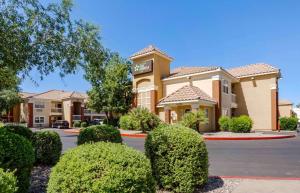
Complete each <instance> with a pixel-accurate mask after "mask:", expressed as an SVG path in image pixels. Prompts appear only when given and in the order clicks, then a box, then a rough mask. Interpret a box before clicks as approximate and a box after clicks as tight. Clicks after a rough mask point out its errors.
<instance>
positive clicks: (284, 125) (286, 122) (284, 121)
mask: <svg viewBox="0 0 300 193" xmlns="http://www.w3.org/2000/svg"><path fill="white" fill-rule="evenodd" d="M279 123H280V129H282V130H290V131H294V130H296V129H297V124H298V118H297V117H281V118H280V119H279Z"/></svg>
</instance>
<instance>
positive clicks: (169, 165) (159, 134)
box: [145, 125, 208, 193]
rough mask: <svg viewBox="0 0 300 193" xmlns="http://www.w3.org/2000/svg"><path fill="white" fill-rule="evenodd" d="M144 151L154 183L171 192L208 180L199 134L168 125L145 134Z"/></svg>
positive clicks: (189, 190)
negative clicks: (150, 167)
mask: <svg viewBox="0 0 300 193" xmlns="http://www.w3.org/2000/svg"><path fill="white" fill-rule="evenodd" d="M145 151H146V155H147V157H149V158H150V161H151V166H152V170H153V175H154V177H155V179H156V181H157V183H158V185H159V186H160V187H162V188H164V189H166V190H171V191H172V192H181V193H192V192H194V190H195V188H196V187H197V186H202V185H204V184H205V183H206V182H207V180H208V153H207V149H206V145H205V143H204V141H203V138H202V136H201V135H200V134H199V133H198V132H196V131H194V130H192V129H189V128H187V127H183V126H181V125H170V126H167V127H161V128H157V129H155V130H153V131H152V132H150V133H149V134H148V136H147V139H146V142H145Z"/></svg>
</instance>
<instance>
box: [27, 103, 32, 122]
mask: <svg viewBox="0 0 300 193" xmlns="http://www.w3.org/2000/svg"><path fill="white" fill-rule="evenodd" d="M28 127H33V103H28Z"/></svg>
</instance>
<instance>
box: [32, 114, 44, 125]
mask: <svg viewBox="0 0 300 193" xmlns="http://www.w3.org/2000/svg"><path fill="white" fill-rule="evenodd" d="M36 118H38V119H39V121H38V122H36ZM41 118H43V122H41ZM34 124H45V116H35V117H34Z"/></svg>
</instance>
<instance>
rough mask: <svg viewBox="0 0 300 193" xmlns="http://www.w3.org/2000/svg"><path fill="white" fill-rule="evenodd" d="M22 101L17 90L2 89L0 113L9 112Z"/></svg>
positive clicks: (0, 93)
mask: <svg viewBox="0 0 300 193" xmlns="http://www.w3.org/2000/svg"><path fill="white" fill-rule="evenodd" d="M20 102H21V98H20V96H19V94H18V92H17V91H15V90H2V91H0V110H1V111H0V113H4V112H5V113H8V111H9V110H10V109H11V108H12V107H14V106H15V105H16V104H18V103H20Z"/></svg>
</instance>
